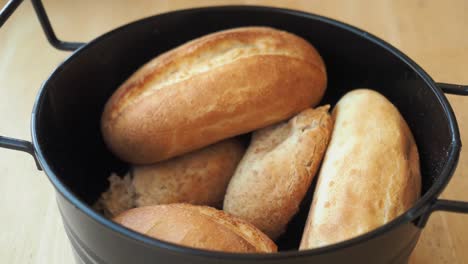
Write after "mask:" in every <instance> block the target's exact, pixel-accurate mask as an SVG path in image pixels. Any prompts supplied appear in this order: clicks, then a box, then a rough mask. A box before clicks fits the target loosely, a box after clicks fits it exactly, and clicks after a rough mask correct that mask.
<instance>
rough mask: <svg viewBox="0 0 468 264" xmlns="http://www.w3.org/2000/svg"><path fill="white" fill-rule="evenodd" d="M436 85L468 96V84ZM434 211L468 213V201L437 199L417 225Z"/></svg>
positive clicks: (420, 224) (456, 93) (443, 89)
mask: <svg viewBox="0 0 468 264" xmlns="http://www.w3.org/2000/svg"><path fill="white" fill-rule="evenodd" d="M437 86H438V87H439V88H440V89H441V90H442V91H443V92H444V93H446V94H454V95H463V96H468V85H458V84H448V83H437ZM436 211H445V212H452V213H463V214H468V202H463V201H453V200H446V199H437V200H435V201H434V202H433V203H432V204H431V205H430V206H429V207H428V208H427V209H426V211H425V212H424V213H423V214H422V215H421V218H420V219H419V221H418V226H419V227H424V226H425V225H426V223H427V221H428V220H429V217H430V216H431V214H432V213H433V212H436Z"/></svg>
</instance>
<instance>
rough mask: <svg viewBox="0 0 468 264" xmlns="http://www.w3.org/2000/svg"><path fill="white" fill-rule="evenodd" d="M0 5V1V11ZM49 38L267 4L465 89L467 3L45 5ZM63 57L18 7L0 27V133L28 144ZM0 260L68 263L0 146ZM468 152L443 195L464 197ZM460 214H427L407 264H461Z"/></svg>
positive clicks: (25, 160) (464, 244)
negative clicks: (338, 24) (319, 20)
mask: <svg viewBox="0 0 468 264" xmlns="http://www.w3.org/2000/svg"><path fill="white" fill-rule="evenodd" d="M5 3H6V1H5V0H0V6H3V5H4V4H5ZM44 4H45V6H46V9H47V11H48V12H49V14H50V18H51V21H52V24H53V26H54V28H55V29H56V32H57V35H58V36H59V37H60V38H61V39H64V40H69V41H83V42H86V41H89V40H91V39H93V38H95V37H97V36H99V35H100V34H102V33H104V32H106V31H109V30H111V29H113V28H115V27H117V26H120V25H123V24H125V23H128V22H131V21H133V20H136V19H139V18H143V17H146V16H150V15H154V14H157V13H162V12H166V11H169V10H176V9H181V8H188V7H194V6H207V5H223V4H254V5H272V6H278V7H287V8H292V9H299V10H303V11H307V12H313V13H317V14H320V15H324V16H328V17H332V18H335V19H338V20H341V21H344V22H346V23H349V24H352V25H355V26H357V27H360V28H362V29H364V30H367V31H369V32H371V33H372V34H375V35H377V36H379V37H381V38H382V39H384V40H386V41H388V42H390V43H391V44H393V45H394V46H396V47H397V48H399V49H401V50H402V51H403V52H405V53H406V54H407V55H409V56H410V57H411V58H413V59H414V60H415V61H416V62H417V63H419V64H420V65H421V66H422V67H423V68H424V69H425V70H426V71H428V73H429V74H430V75H431V76H432V77H433V78H434V79H435V80H436V81H440V82H450V83H461V84H468V74H466V72H467V70H468V34H467V33H468V32H467V28H468V16H467V15H466V14H467V11H468V2H467V1H464V0H454V1H450V3H448V2H445V1H423V0H417V1H404V0H382V1H371V0H357V1H339V0H332V1H330V0H328V1H327V0H312V1H308V0H297V1H273V0H271V1H267V0H265V1H229V0H224V1H208V0H204V1H188V0H184V1H182V0H177V1H169V0H166V1H154V0H144V1H125V0H118V1H110V0H106V1H104V0H102V1H91V0H86V1H71V0H66V1H59V0H56V1H52V0H50V1H44ZM68 55H69V53H67V52H61V51H57V50H55V49H53V48H52V47H51V46H50V45H49V44H48V43H47V41H46V39H45V37H44V35H43V33H42V30H41V28H40V26H39V23H38V21H37V18H36V17H35V14H34V12H33V9H32V6H31V3H30V2H29V1H25V3H23V4H22V6H20V7H19V9H18V11H17V12H16V13H15V14H14V15H13V16H12V17H11V19H10V20H9V21H8V22H7V23H6V24H5V26H4V27H3V28H1V29H0V120H1V121H2V122H1V124H0V135H6V136H14V137H17V138H22V139H28V140H29V139H30V135H29V121H30V113H31V109H32V105H33V102H34V99H35V96H36V93H37V90H38V88H39V86H40V84H41V83H42V81H44V80H45V79H46V78H47V76H48V75H49V74H50V73H51V72H52V70H53V69H54V68H55V67H56V66H57V65H58V64H59V63H60V62H61V61H63V60H64V59H65V58H66V57H67V56H68ZM449 100H450V102H451V104H452V106H453V108H454V111H455V113H456V115H457V118H458V122H459V125H460V130H461V134H462V140H463V141H465V142H466V141H468V98H463V97H456V96H449ZM0 174H1V175H2V176H1V179H2V183H1V184H0V208H1V210H0V212H1V213H0V219H2V220H1V221H2V222H1V223H2V225H1V226H2V229H1V231H2V232H1V233H0V263H10V264H19V263H21V264H23V263H50V264H55V263H57V264H58V263H60V264H62V263H73V262H72V252H71V248H70V245H69V242H68V240H67V238H66V236H65V233H64V229H63V227H62V223H61V220H60V216H59V213H58V209H57V206H56V202H55V194H54V190H53V187H52V186H51V184H50V183H49V181H48V180H47V178H46V176H45V175H44V174H43V173H42V172H38V171H36V169H35V165H34V162H33V160H32V158H31V157H30V156H28V155H26V154H23V153H18V152H13V151H8V150H3V149H0ZM466 190H468V152H467V149H466V148H465V149H464V150H463V151H462V154H461V157H460V162H459V166H458V169H457V172H456V173H455V175H454V176H453V178H452V180H451V182H450V184H449V185H448V187H447V188H446V190H445V191H444V193H443V195H442V197H444V198H446V199H457V200H468V195H467V194H466ZM467 248H468V216H467V215H458V214H450V213H436V214H434V215H433V216H432V217H431V218H430V220H429V223H428V225H427V227H426V229H425V230H424V232H423V235H422V237H421V240H420V242H419V244H418V245H417V248H416V250H415V251H414V253H413V255H412V257H411V261H410V263H411V264H422V263H425V264H432V263H434V264H435V263H438V264H439V263H453V264H457V263H458V264H462V263H468V250H466V249H467Z"/></svg>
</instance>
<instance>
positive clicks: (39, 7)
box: [0, 0, 84, 51]
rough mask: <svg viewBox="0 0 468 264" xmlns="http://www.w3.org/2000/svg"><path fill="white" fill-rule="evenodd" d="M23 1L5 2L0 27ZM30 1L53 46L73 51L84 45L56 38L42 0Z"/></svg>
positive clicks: (0, 14)
mask: <svg viewBox="0 0 468 264" xmlns="http://www.w3.org/2000/svg"><path fill="white" fill-rule="evenodd" d="M23 1H24V0H10V1H8V2H7V4H6V5H5V6H4V7H3V9H2V10H1V11H0V27H2V26H3V24H5V22H6V21H7V20H8V18H9V17H10V16H11V15H12V14H13V12H14V11H15V10H16V8H18V6H19V5H20V4H21V3H22V2H23ZM31 3H32V4H33V7H34V10H35V11H36V14H37V18H38V19H39V22H40V23H41V26H42V29H43V30H44V33H45V35H46V37H47V40H48V41H49V43H50V44H51V45H52V46H53V47H55V48H56V49H59V50H67V51H74V50H76V49H78V48H80V47H81V46H83V45H84V43H80V42H67V41H62V40H60V39H58V38H57V36H56V35H55V32H54V30H53V29H52V25H51V24H50V20H49V17H48V16H47V13H46V11H45V9H44V5H43V4H42V1H41V0H31Z"/></svg>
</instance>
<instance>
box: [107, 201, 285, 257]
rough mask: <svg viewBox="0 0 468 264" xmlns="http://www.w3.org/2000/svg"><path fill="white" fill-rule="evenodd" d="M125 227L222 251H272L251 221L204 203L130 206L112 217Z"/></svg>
mask: <svg viewBox="0 0 468 264" xmlns="http://www.w3.org/2000/svg"><path fill="white" fill-rule="evenodd" d="M114 221H115V222H117V223H120V224H122V225H124V226H126V227H127V228H130V229H132V230H135V231H137V232H140V233H143V234H145V235H148V236H151V237H154V238H158V239H161V240H165V241H168V242H172V243H176V244H180V245H184V246H188V247H194V248H202V249H208V250H216V251H226V252H265V253H266V252H276V250H277V248H276V245H275V243H273V241H271V240H270V239H269V238H268V237H267V236H266V235H265V234H263V233H262V232H261V231H260V230H258V229H257V228H255V227H254V226H253V225H251V224H249V223H247V222H245V221H243V220H241V219H239V218H237V217H234V216H231V215H229V214H227V213H225V212H223V211H219V210H216V209H214V208H211V207H207V206H196V205H189V204H169V205H156V206H146V207H139V208H134V209H131V210H128V211H125V212H124V213H122V214H120V215H119V216H117V217H116V218H115V219H114Z"/></svg>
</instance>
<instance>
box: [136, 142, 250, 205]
mask: <svg viewBox="0 0 468 264" xmlns="http://www.w3.org/2000/svg"><path fill="white" fill-rule="evenodd" d="M244 152H245V146H244V144H243V143H242V142H241V141H240V140H239V139H237V138H233V139H228V140H224V141H222V142H220V143H216V144H213V145H210V146H208V147H205V148H203V149H201V150H196V151H193V152H190V153H188V154H185V155H182V156H179V157H176V158H172V159H170V160H167V161H161V162H158V163H156V164H154V165H149V166H134V167H133V186H134V188H135V194H136V201H135V204H136V206H145V205H155V204H169V203H190V204H199V205H209V206H213V207H221V206H222V203H223V199H224V194H225V193H226V188H227V186H228V183H229V180H230V179H231V177H232V175H233V174H234V171H235V170H236V167H237V164H238V163H239V161H240V160H241V158H242V155H243V154H244Z"/></svg>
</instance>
